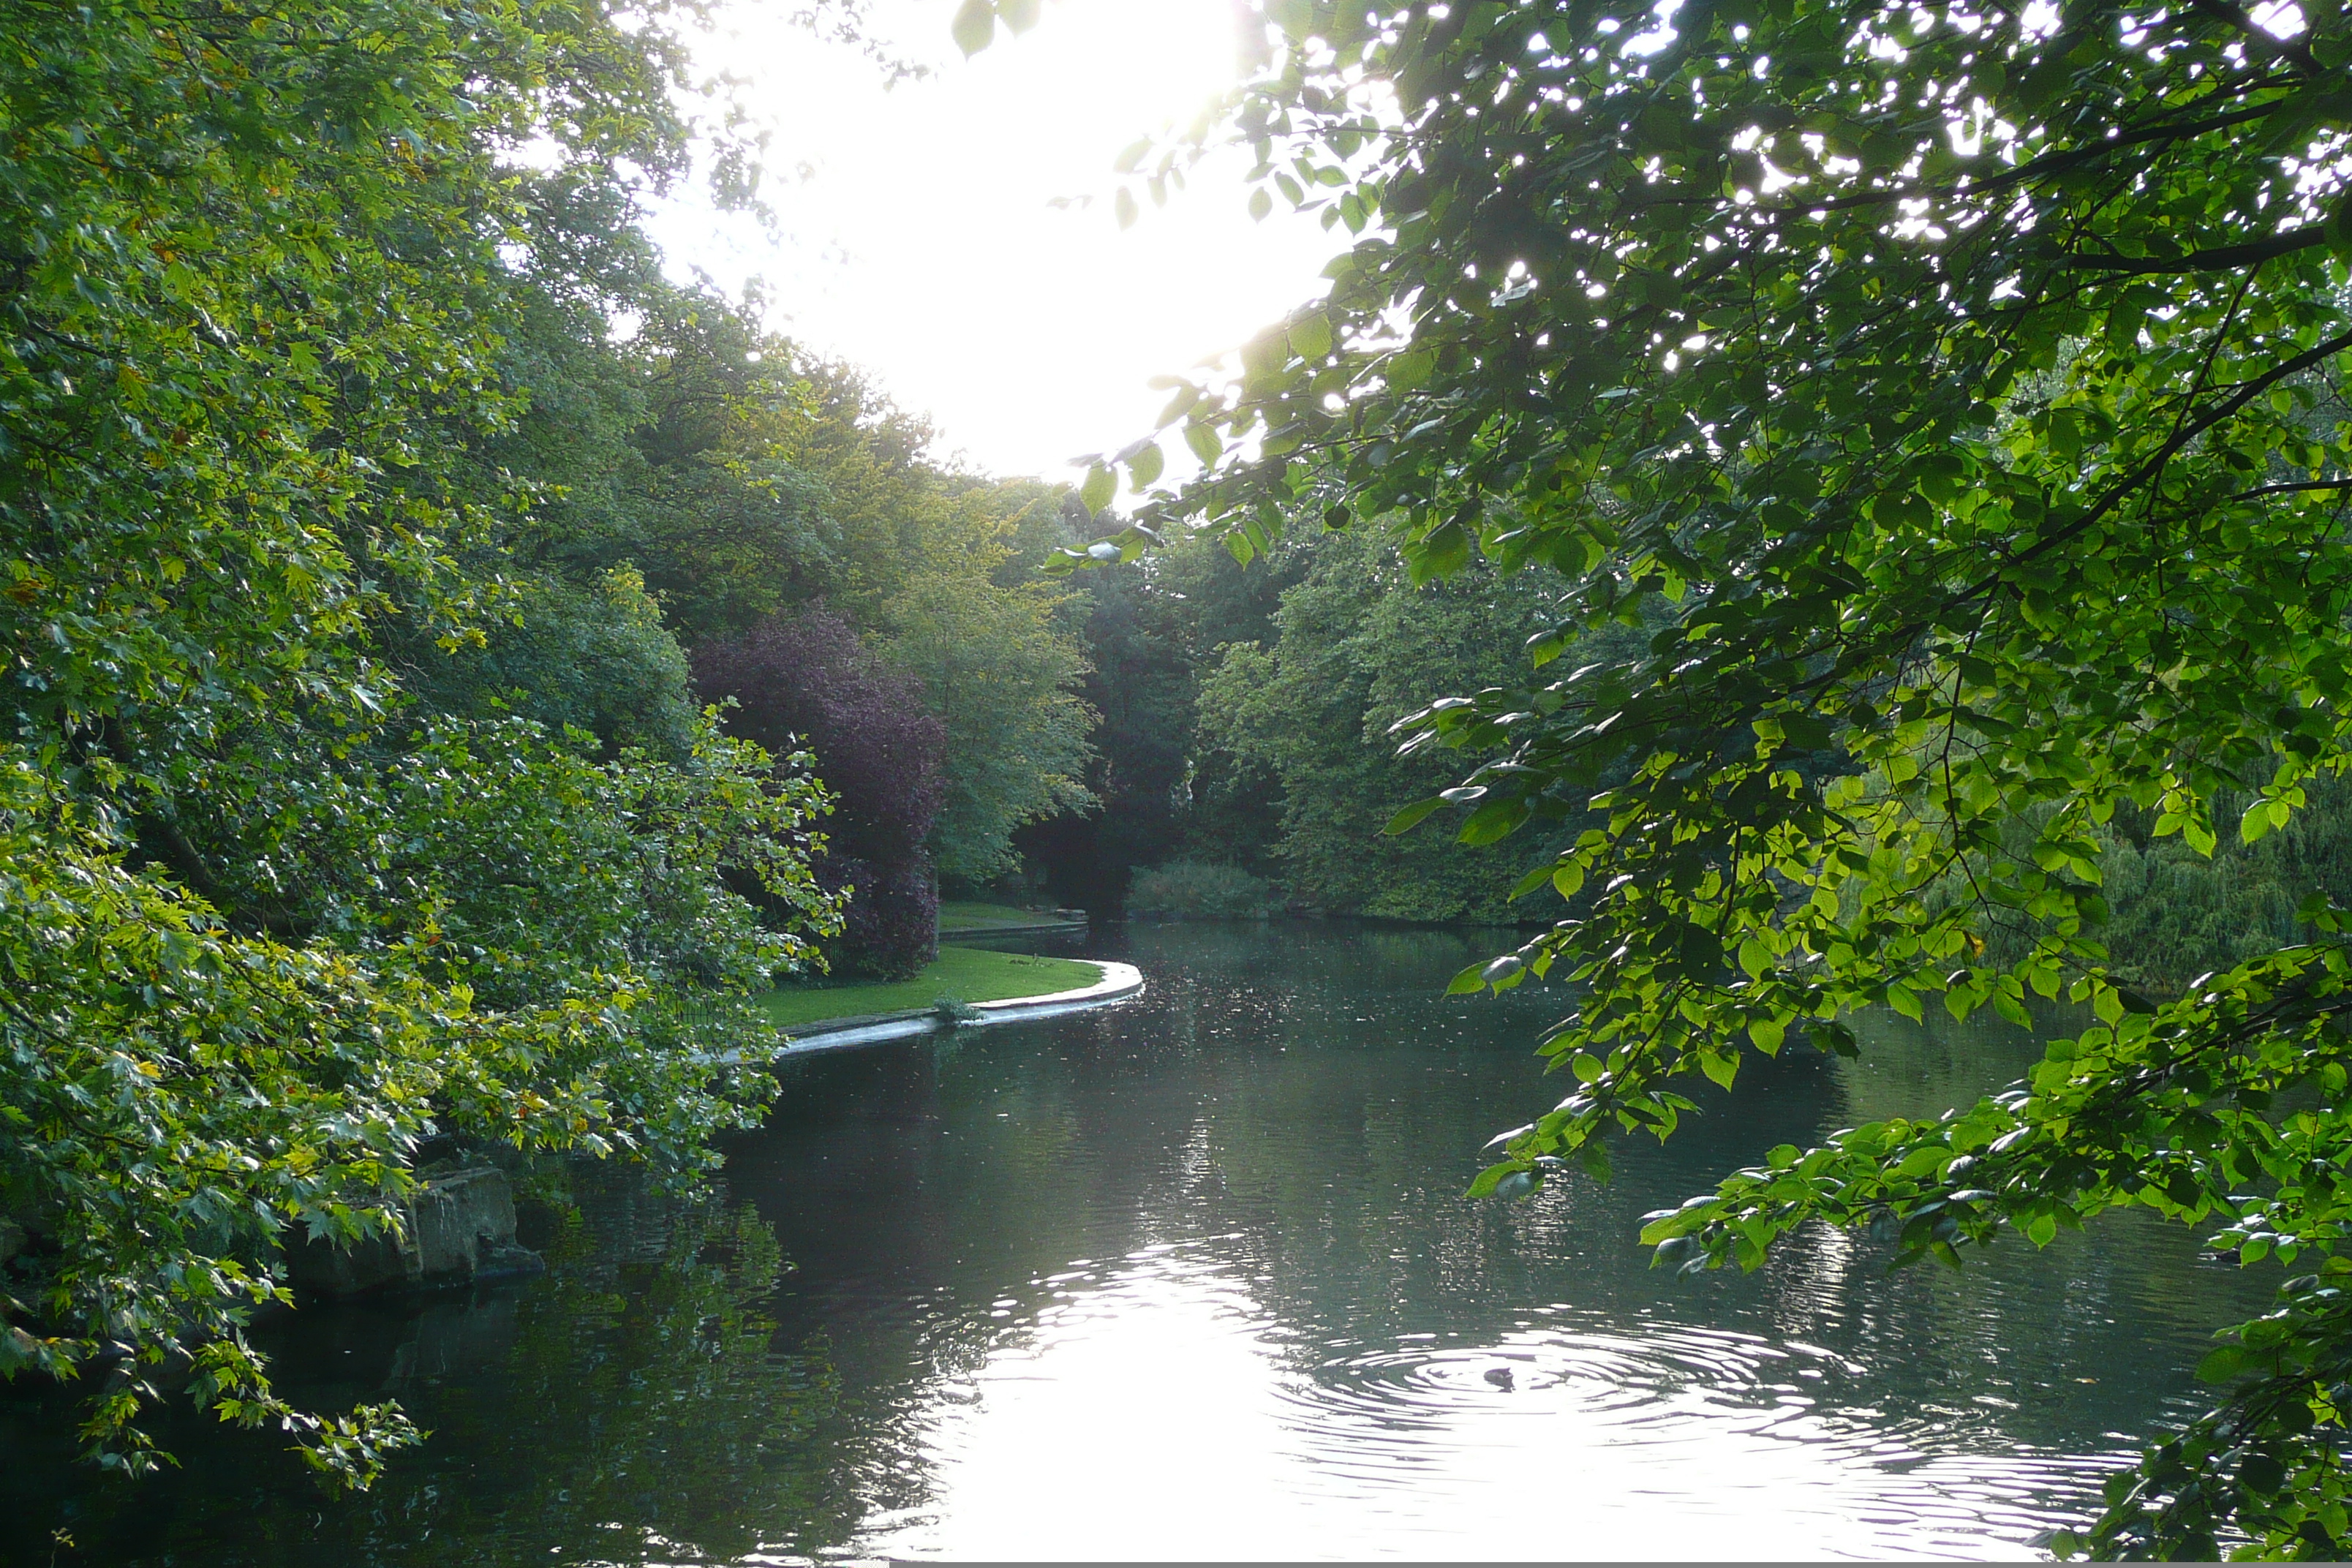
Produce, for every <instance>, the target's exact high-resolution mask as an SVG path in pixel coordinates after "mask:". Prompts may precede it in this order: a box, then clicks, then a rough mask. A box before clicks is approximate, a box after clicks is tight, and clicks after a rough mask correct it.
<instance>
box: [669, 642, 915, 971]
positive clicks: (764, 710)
mask: <svg viewBox="0 0 2352 1568" xmlns="http://www.w3.org/2000/svg"><path fill="white" fill-rule="evenodd" d="M695 679H696V680H697V682H698V684H699V685H700V687H701V689H702V691H703V694H704V695H705V696H706V697H707V698H709V700H712V701H714V702H719V701H731V702H732V703H733V711H732V713H731V715H730V721H729V722H730V726H731V727H732V728H733V729H734V730H735V731H736V732H737V733H739V734H740V735H742V736H744V737H745V738H747V739H749V740H752V741H756V742H760V743H761V744H762V745H772V746H773V747H775V748H776V749H778V750H780V751H781V750H787V749H797V748H800V747H803V746H805V747H807V748H808V752H809V755H810V757H811V759H812V761H811V765H812V766H813V767H814V769H815V770H816V771H818V772H819V773H822V775H823V776H824V782H825V785H826V787H827V788H829V789H830V790H831V791H832V792H833V795H834V799H835V808H834V809H835V816H834V819H833V820H834V824H835V826H834V829H833V833H832V840H833V842H832V852H831V853H830V854H829V855H828V856H827V857H826V858H825V859H824V861H823V862H822V863H821V867H820V875H821V876H822V878H823V879H824V883H825V885H826V886H827V887H828V888H830V889H835V890H837V891H846V892H847V894H848V899H847V909H846V921H845V926H844V928H843V931H842V932H841V935H840V938H839V940H838V941H837V942H836V943H835V952H836V954H837V956H838V957H839V959H840V960H841V962H842V963H843V965H844V967H846V968H849V969H852V970H856V971H861V972H864V973H871V974H876V975H879V976H881V977H882V978H884V979H889V980H903V979H906V978H908V977H909V976H911V975H913V974H916V973H919V972H920V971H921V970H922V968H923V966H924V965H925V964H927V963H930V962H931V960H932V959H933V958H936V957H937V956H938V955H939V889H938V884H937V881H936V880H935V879H934V877H933V875H932V871H931V861H930V857H929V852H928V851H927V849H926V848H925V846H926V844H927V843H928V842H929V838H930V836H931V828H932V824H933V823H934V821H935V820H936V819H937V818H938V816H939V813H940V801H941V799H942V797H943V796H944V795H945V793H946V791H945V786H944V784H943V783H942V781H941V779H940V761H941V758H942V754H943V752H945V749H946V745H947V738H948V737H947V730H946V728H945V726H943V725H942V724H941V723H940V721H939V720H938V719H936V718H934V717H933V716H932V715H931V713H930V712H929V710H928V709H927V708H926V707H925V705H924V700H923V696H924V693H923V688H922V685H921V683H920V682H919V681H918V680H916V679H914V678H913V677H911V676H908V675H905V674H901V673H899V672H898V670H895V669H893V668H890V667H889V666H888V665H887V663H886V662H885V661H884V660H883V658H881V656H880V655H878V654H877V653H876V652H875V651H874V650H872V649H871V648H869V647H866V644H865V643H864V642H863V641H862V640H861V639H860V638H859V637H858V635H857V629H856V627H855V626H851V625H850V624H849V622H848V621H847V620H845V619H844V618H843V617H842V616H837V615H835V614H834V613H833V612H831V611H829V610H827V609H825V608H824V606H823V605H814V606H810V607H808V608H804V609H801V610H797V611H793V612H791V613H788V614H785V615H781V616H774V617H772V618H771V619H769V620H767V621H764V622H762V623H761V624H760V625H758V626H754V627H752V628H751V630H750V631H749V632H747V633H746V634H744V635H743V636H742V637H740V638H735V639H730V640H729V641H726V642H716V643H706V644H704V645H703V646H701V647H698V648H697V649H696V650H695ZM785 912H787V913H789V912H790V911H789V910H787V911H785Z"/></svg>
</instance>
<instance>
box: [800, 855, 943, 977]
mask: <svg viewBox="0 0 2352 1568" xmlns="http://www.w3.org/2000/svg"><path fill="white" fill-rule="evenodd" d="M817 879H818V881H819V882H820V883H821V884H822V885H823V886H824V889H825V890H826V891H827V892H838V891H840V890H841V889H843V888H855V889H856V892H855V893H853V894H852V895H851V896H850V899H849V902H848V906H847V908H845V910H843V911H842V930H841V935H840V936H839V937H838V938H836V939H835V942H833V944H832V947H831V956H832V958H833V960H834V968H835V970H836V971H837V972H846V973H851V974H861V975H868V976H871V977H873V978H875V979H878V980H911V979H913V978H914V977H915V976H916V975H918V974H919V973H922V970H923V966H924V965H926V964H928V963H930V962H931V960H933V959H935V958H937V957H938V956H939V955H940V895H939V882H938V879H936V878H934V877H933V876H932V875H931V862H930V859H929V857H928V856H926V855H924V854H923V853H922V852H921V851H919V850H918V851H917V852H916V853H915V854H914V855H913V856H912V857H910V858H906V859H902V860H896V861H888V860H861V859H858V858H855V857H844V856H832V857H828V858H826V859H825V860H824V861H821V862H819V868H818V874H817Z"/></svg>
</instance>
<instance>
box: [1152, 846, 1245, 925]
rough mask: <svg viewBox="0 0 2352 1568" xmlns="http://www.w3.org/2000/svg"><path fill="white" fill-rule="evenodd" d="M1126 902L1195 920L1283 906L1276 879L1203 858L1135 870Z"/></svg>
mask: <svg viewBox="0 0 2352 1568" xmlns="http://www.w3.org/2000/svg"><path fill="white" fill-rule="evenodd" d="M1127 907H1128V910H1129V912H1130V913H1133V914H1139V915H1175V916H1178V917H1180V918H1190V919H1193V920H1215V919H1234V918H1244V919H1246V918H1248V917H1251V916H1256V915H1270V914H1272V913H1274V912H1275V911H1276V910H1277V909H1278V908H1280V907H1281V900H1279V899H1277V898H1276V896H1275V891H1274V884H1273V883H1271V882H1268V881H1267V880H1266V879H1265V878H1263V877H1253V876H1251V875H1250V874H1249V873H1248V872H1247V871H1244V870H1243V869H1242V868H1240V867H1238V866H1219V865H1213V864H1211V863H1209V862H1207V861H1202V860H1171V861H1170V862H1169V863H1168V864H1167V865H1165V866H1153V867H1150V868H1147V869H1145V870H1141V871H1138V872H1137V873H1136V874H1135V880H1134V882H1133V883H1132V884H1131V885H1129V889H1128V892H1127Z"/></svg>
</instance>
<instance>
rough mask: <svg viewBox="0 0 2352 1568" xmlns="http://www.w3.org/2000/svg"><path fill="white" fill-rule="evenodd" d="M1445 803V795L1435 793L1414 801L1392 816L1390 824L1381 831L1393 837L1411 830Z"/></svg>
mask: <svg viewBox="0 0 2352 1568" xmlns="http://www.w3.org/2000/svg"><path fill="white" fill-rule="evenodd" d="M1444 804H1445V797H1444V796H1443V795H1431V796H1430V797H1429V798H1428V799H1427V800H1417V801H1414V802H1413V803H1412V805H1408V806H1406V807H1405V808H1404V809H1403V810H1402V811H1400V812H1398V813H1397V814H1396V815H1395V816H1391V817H1390V818H1389V822H1388V826H1386V827H1383V828H1381V832H1382V833H1385V834H1388V835H1390V836H1391V837H1394V836H1395V835H1397V834H1400V833H1405V832H1409V831H1411V830H1412V827H1413V826H1414V825H1416V824H1417V823H1419V822H1420V821H1421V819H1422V818H1423V817H1424V816H1428V815H1429V814H1430V813H1431V812H1433V811H1435V810H1436V809H1437V808H1438V807H1439V806H1441V805H1444Z"/></svg>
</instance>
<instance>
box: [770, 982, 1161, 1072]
mask: <svg viewBox="0 0 2352 1568" xmlns="http://www.w3.org/2000/svg"><path fill="white" fill-rule="evenodd" d="M1076 962H1077V963H1091V964H1093V965H1094V966H1095V967H1096V968H1097V969H1099V970H1101V971H1102V978H1100V979H1099V980H1097V981H1096V982H1095V983H1094V984H1092V985H1081V986H1078V987H1076V988H1075V989H1072V990H1068V991H1049V992H1045V993H1043V994H1039V995H1035V996H1008V997H1005V998H1004V999H1003V1000H1002V1001H996V1002H974V1003H971V1004H970V1011H971V1016H969V1017H953V1018H950V1017H947V1016H942V1015H941V1013H940V1010H939V1009H938V1008H936V1007H910V1008H907V1009H905V1010H904V1011H901V1012H897V1013H868V1014H865V1015H863V1016H853V1017H847V1018H829V1019H826V1020H824V1021H823V1022H821V1023H817V1024H812V1025H806V1026H802V1027H801V1028H798V1029H793V1030H788V1031H787V1032H786V1038H785V1044H784V1048H783V1049H782V1050H781V1051H779V1052H777V1053H776V1055H777V1058H778V1059H780V1060H781V1059H782V1058H785V1057H795V1056H808V1055H813V1054H814V1053H815V1052H818V1051H835V1050H844V1049H846V1048H848V1047H852V1046H869V1045H877V1044H879V1043H881V1042H882V1041H884V1040H899V1039H908V1038H910V1037H914V1036H916V1035H928V1034H931V1033H933V1032H935V1031H937V1030H940V1029H945V1028H957V1027H963V1028H974V1027H981V1026H987V1025H991V1024H1023V1023H1027V1022H1029V1021H1030V1020H1032V1019H1036V1018H1056V1017H1060V1016H1062V1015H1063V1014H1066V1013H1084V1012H1089V1011H1091V1010H1093V1009H1094V1008H1097V1007H1106V1006H1108V1005H1110V1004H1112V1003H1114V1002H1123V1001H1125V1000H1126V999H1127V998H1129V997H1130V996H1136V995H1140V994H1142V991H1143V972H1142V971H1141V970H1139V969H1138V968H1136V967H1135V965H1133V964H1131V963H1114V962H1112V961H1110V960H1108V959H1100V958H1087V959H1079V960H1076Z"/></svg>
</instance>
